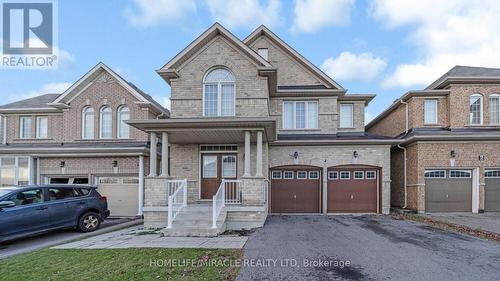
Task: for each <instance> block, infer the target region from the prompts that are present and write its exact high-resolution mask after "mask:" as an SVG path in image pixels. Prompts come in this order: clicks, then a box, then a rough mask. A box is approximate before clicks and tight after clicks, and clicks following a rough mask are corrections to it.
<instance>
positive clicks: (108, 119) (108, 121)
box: [99, 105, 113, 139]
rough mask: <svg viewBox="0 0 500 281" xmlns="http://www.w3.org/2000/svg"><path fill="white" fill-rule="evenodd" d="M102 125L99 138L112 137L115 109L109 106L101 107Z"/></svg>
mask: <svg viewBox="0 0 500 281" xmlns="http://www.w3.org/2000/svg"><path fill="white" fill-rule="evenodd" d="M99 120H100V126H99V138H101V139H110V138H112V137H113V133H112V132H113V131H112V127H113V124H112V123H113V111H112V110H111V107H109V106H106V105H105V106H103V107H101V112H100V118H99Z"/></svg>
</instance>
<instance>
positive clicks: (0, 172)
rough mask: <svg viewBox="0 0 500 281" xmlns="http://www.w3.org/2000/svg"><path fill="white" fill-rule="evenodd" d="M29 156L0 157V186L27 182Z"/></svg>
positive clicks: (25, 183)
mask: <svg viewBox="0 0 500 281" xmlns="http://www.w3.org/2000/svg"><path fill="white" fill-rule="evenodd" d="M29 174H30V161H29V157H16V156H5V157H0V186H13V185H27V184H29Z"/></svg>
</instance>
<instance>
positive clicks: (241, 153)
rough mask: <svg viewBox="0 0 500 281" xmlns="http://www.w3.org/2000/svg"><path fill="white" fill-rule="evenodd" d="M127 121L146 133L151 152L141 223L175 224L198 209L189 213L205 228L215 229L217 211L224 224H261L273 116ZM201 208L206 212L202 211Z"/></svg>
mask: <svg viewBox="0 0 500 281" xmlns="http://www.w3.org/2000/svg"><path fill="white" fill-rule="evenodd" d="M130 124H131V125H132V126H135V127H137V128H139V129H141V130H143V131H146V132H148V133H149V135H150V143H151V155H153V156H152V157H150V159H149V160H150V163H149V167H150V170H149V173H148V176H147V177H146V180H145V196H144V208H143V210H144V216H145V224H146V226H150V227H167V228H175V227H176V224H179V223H180V222H179V221H180V220H184V221H186V220H189V219H191V218H190V216H188V214H187V213H189V212H190V210H192V212H193V213H196V212H195V211H194V210H197V211H198V212H199V214H198V215H196V214H193V215H192V216H194V217H197V218H198V220H197V224H198V225H199V223H200V222H199V218H200V217H204V218H205V219H206V220H207V226H210V227H211V228H219V226H218V225H217V221H220V220H221V217H222V216H224V217H225V218H224V219H223V222H222V223H223V224H224V225H226V226H227V227H228V228H230V229H234V228H237V229H241V228H252V227H256V226H258V224H260V223H263V221H264V220H265V217H266V216H267V194H268V191H267V184H268V179H267V174H268V172H267V171H268V160H267V155H268V145H267V144H268V142H270V141H274V140H275V137H276V130H275V120H274V119H269V118H238V119H237V120H235V119H234V118H231V119H230V118H196V119H166V120H149V121H131V122H130ZM158 150H159V151H160V153H155V152H157V151H158ZM158 154H159V157H157V156H156V155H158ZM206 212H208V213H210V214H211V216H210V217H206V214H202V213H206ZM192 219H193V221H195V220H194V219H195V218H192ZM233 222H234V223H233ZM184 224H185V223H184Z"/></svg>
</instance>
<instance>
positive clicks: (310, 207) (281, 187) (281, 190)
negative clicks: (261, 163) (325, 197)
mask: <svg viewBox="0 0 500 281" xmlns="http://www.w3.org/2000/svg"><path fill="white" fill-rule="evenodd" d="M320 186H321V169H320V168H317V167H312V166H295V165H294V166H281V167H275V168H273V169H271V212H272V213H319V212H320V206H321V204H320V202H321V196H320V194H321V192H320V190H321V188H320Z"/></svg>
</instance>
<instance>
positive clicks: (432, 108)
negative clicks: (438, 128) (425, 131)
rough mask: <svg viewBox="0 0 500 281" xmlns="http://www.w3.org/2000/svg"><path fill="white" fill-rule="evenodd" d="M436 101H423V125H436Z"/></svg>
mask: <svg viewBox="0 0 500 281" xmlns="http://www.w3.org/2000/svg"><path fill="white" fill-rule="evenodd" d="M437 111H438V101H437V100H436V99H428V100H425V101H424V124H437V123H438V113H437Z"/></svg>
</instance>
